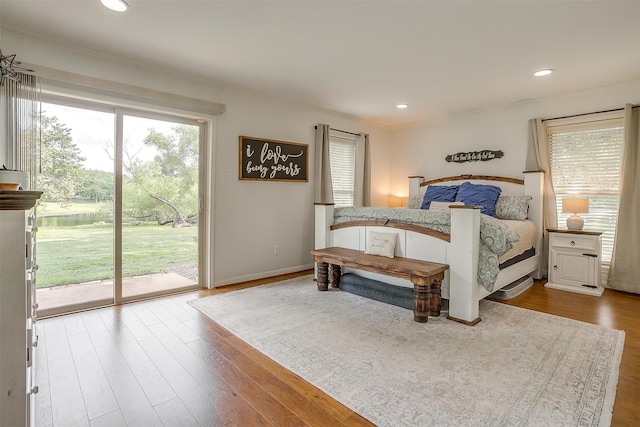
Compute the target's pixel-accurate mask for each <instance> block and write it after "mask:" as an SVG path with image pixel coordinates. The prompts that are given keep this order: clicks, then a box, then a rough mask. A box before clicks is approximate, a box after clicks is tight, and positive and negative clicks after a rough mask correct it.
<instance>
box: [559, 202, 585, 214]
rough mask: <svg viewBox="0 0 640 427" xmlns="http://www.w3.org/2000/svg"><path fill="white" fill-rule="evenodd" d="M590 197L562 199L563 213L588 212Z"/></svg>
mask: <svg viewBox="0 0 640 427" xmlns="http://www.w3.org/2000/svg"><path fill="white" fill-rule="evenodd" d="M588 212H589V199H562V213H574V214H577V213H588Z"/></svg>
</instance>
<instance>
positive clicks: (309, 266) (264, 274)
mask: <svg viewBox="0 0 640 427" xmlns="http://www.w3.org/2000/svg"><path fill="white" fill-rule="evenodd" d="M313 266H314V264H313V263H312V264H303V265H298V266H295V267H288V268H282V269H280V270H271V271H265V272H262V273H256V274H248V275H246V276H237V277H232V278H230V279H224V280H216V281H215V282H214V283H213V285H212V286H211V288H217V287H220V286H226V285H234V284H236V283H242V282H248V281H250V280H260V279H266V278H268V277H274V276H280V275H282V274H289V273H297V272H299V271H304V270H310V269H312V268H313Z"/></svg>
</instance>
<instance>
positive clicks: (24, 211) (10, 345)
mask: <svg viewBox="0 0 640 427" xmlns="http://www.w3.org/2000/svg"><path fill="white" fill-rule="evenodd" d="M41 195H42V192H41V191H0V349H1V351H0V426H2V427H10V426H11V427H13V426H17V427H22V426H29V425H32V423H33V411H34V408H33V400H34V397H33V395H34V394H35V393H37V391H38V388H37V386H36V385H35V378H34V372H35V370H34V367H33V356H34V354H33V352H34V348H35V347H36V346H37V345H38V344H37V333H36V308H37V305H36V302H35V270H36V269H37V267H36V265H35V262H34V260H35V258H34V256H35V254H34V242H35V232H36V230H37V227H36V225H35V216H34V215H33V209H32V208H33V207H34V205H35V203H36V200H37V199H38V198H40V196H41Z"/></svg>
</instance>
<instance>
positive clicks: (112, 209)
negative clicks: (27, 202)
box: [36, 98, 204, 315]
mask: <svg viewBox="0 0 640 427" xmlns="http://www.w3.org/2000/svg"><path fill="white" fill-rule="evenodd" d="M46 101H47V102H46V103H43V104H42V114H41V120H40V123H41V129H40V133H41V144H40V145H41V148H40V156H39V157H40V168H39V169H40V172H39V174H38V176H37V179H36V187H37V189H38V190H41V191H44V196H43V201H42V203H41V204H40V205H39V206H38V208H37V216H38V226H39V230H38V235H37V258H38V260H37V262H38V265H39V270H38V273H37V277H36V284H37V287H38V295H37V297H38V302H39V310H40V315H52V314H58V313H62V312H68V311H74V310H79V309H84V308H89V307H94V306H100V305H107V304H113V303H114V302H115V303H118V302H122V301H126V300H132V299H139V298H142V297H145V296H155V295H159V294H163V293H168V292H175V291H177V290H183V289H189V288H193V287H198V286H199V278H200V277H201V275H200V274H199V267H200V263H199V259H200V256H201V254H200V250H199V248H200V245H199V242H200V241H201V239H200V234H201V233H200V227H199V224H201V223H202V218H201V217H202V215H203V212H201V209H199V206H200V203H199V201H200V192H201V183H200V174H201V173H200V170H201V165H200V157H201V156H200V150H201V146H202V144H203V137H202V135H203V128H204V125H202V124H200V123H198V122H196V121H195V120H190V119H183V118H177V117H173V116H168V115H159V114H157V113H153V114H151V113H147V112H142V111H133V110H124V109H120V108H118V107H114V106H107V105H102V104H93V103H87V102H79V101H74V100H68V99H63V98H47V99H46Z"/></svg>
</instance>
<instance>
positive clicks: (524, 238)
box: [498, 219, 536, 264]
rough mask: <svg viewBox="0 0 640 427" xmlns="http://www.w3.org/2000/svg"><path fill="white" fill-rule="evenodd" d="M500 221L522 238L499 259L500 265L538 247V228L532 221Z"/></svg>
mask: <svg viewBox="0 0 640 427" xmlns="http://www.w3.org/2000/svg"><path fill="white" fill-rule="evenodd" d="M500 221H502V222H504V223H506V224H507V225H508V226H509V228H511V229H512V230H514V231H515V232H516V233H517V234H518V236H519V237H520V239H519V240H518V241H517V242H515V243H513V246H512V247H511V249H509V250H508V251H507V252H505V253H504V254H502V255H501V256H500V257H499V258H498V262H499V263H500V264H502V263H503V262H505V261H508V260H510V259H511V258H513V257H515V256H518V255H520V254H522V253H523V252H525V251H528V250H529V249H531V248H534V247H535V246H536V226H535V224H534V223H533V222H532V221H529V220H526V221H511V220H506V219H502V220H500Z"/></svg>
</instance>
